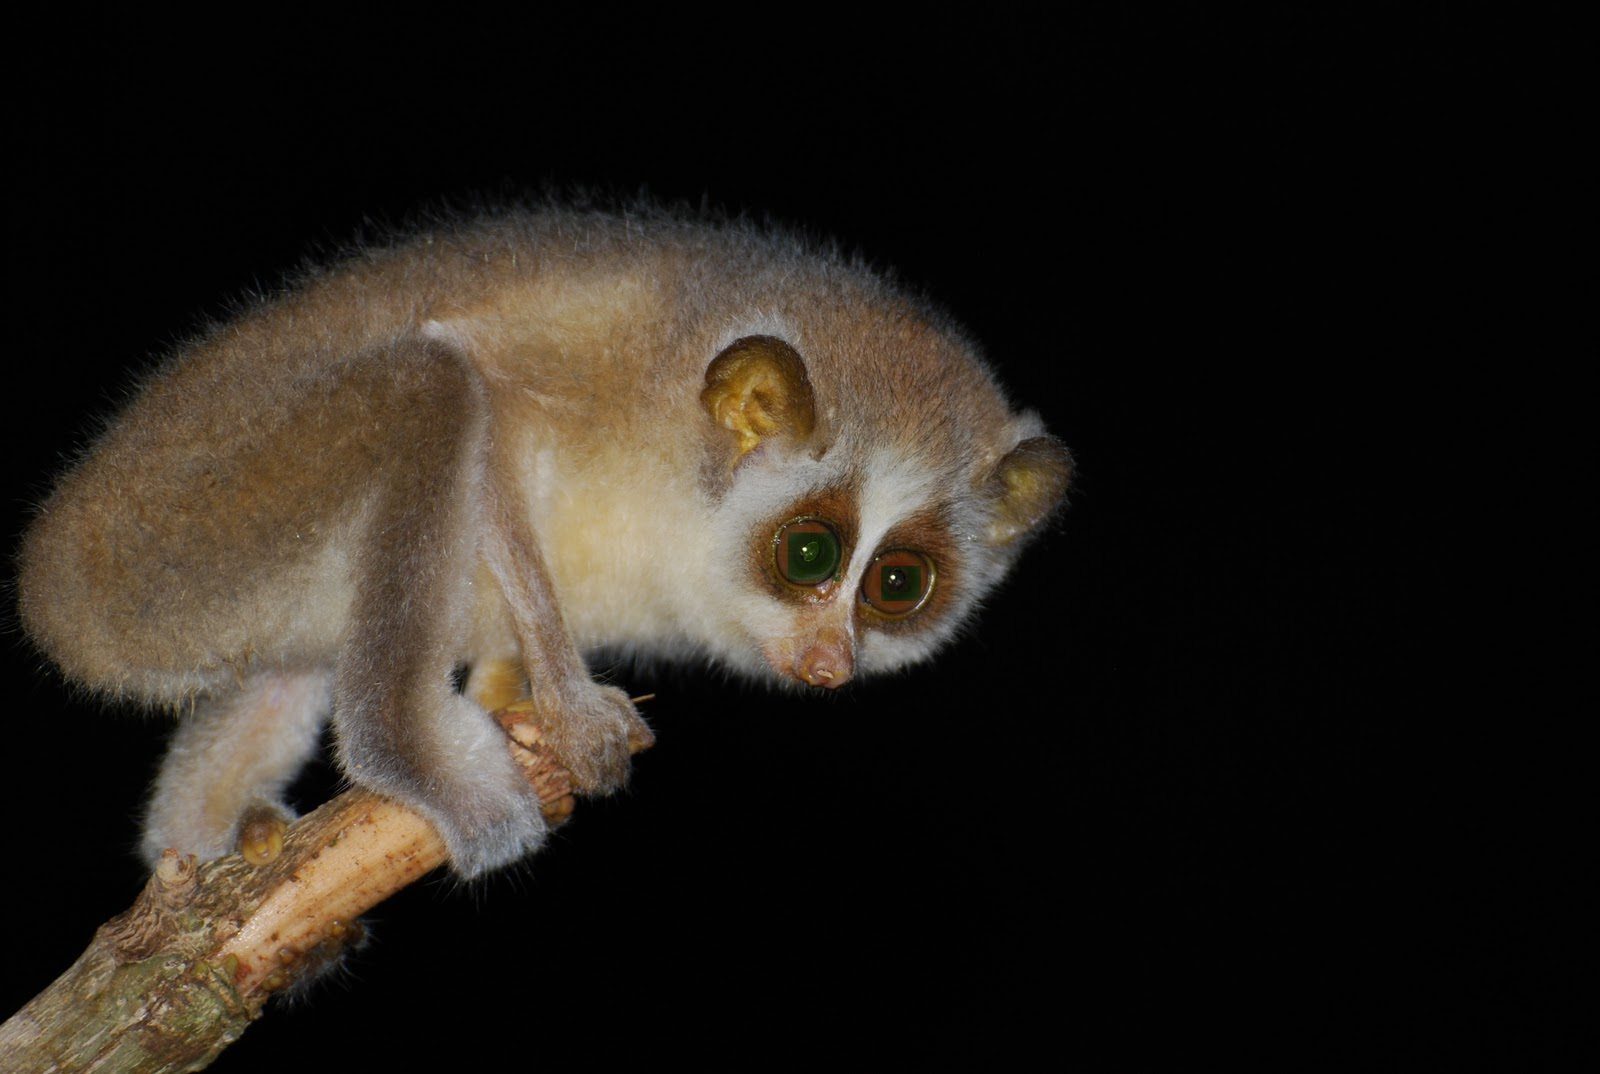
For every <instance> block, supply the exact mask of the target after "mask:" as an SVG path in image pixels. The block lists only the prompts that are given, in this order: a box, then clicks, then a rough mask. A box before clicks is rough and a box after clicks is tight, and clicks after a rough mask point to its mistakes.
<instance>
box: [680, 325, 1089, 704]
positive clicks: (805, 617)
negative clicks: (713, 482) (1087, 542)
mask: <svg viewBox="0 0 1600 1074" xmlns="http://www.w3.org/2000/svg"><path fill="white" fill-rule="evenodd" d="M772 355H778V356H780V359H781V360H780V359H773V358H771V357H770V356H772ZM730 361H737V362H739V363H742V364H744V365H746V366H748V365H750V364H752V363H754V364H757V365H759V366H760V367H761V368H759V369H758V370H757V371H756V372H749V371H748V370H747V371H746V372H744V373H742V374H740V377H739V378H738V379H742V380H754V381H756V382H758V383H759V384H760V392H761V395H762V396H763V397H764V399H765V400H766V402H765V403H762V402H756V403H755V404H754V405H756V406H760V407H762V413H770V412H773V411H777V410H780V409H785V408H786V409H787V411H788V412H790V413H791V417H790V418H789V419H788V421H787V423H784V422H777V421H768V422H766V425H767V427H768V428H767V433H766V435H764V436H759V437H758V439H757V440H756V442H755V443H754V444H753V445H752V446H751V447H750V448H749V450H748V451H745V452H744V453H742V454H741V455H740V457H739V458H738V460H737V461H736V462H735V463H734V467H733V473H732V477H731V481H730V482H729V484H728V486H727V488H726V490H725V491H724V492H723V494H722V497H721V500H720V502H719V504H718V506H717V509H716V510H717V515H718V516H719V517H718V519H717V521H716V524H715V525H714V526H713V527H712V532H714V533H717V534H723V535H728V540H729V545H728V546H727V547H725V548H722V549H719V550H718V552H719V555H718V556H716V557H714V558H715V559H716V560H718V561H721V562H740V563H742V564H743V567H742V570H741V571H740V577H739V579H738V580H737V584H738V586H739V587H740V588H741V589H742V590H743V591H745V592H746V593H747V594H748V599H740V600H737V601H734V602H732V604H731V607H730V608H729V609H727V611H728V612H729V613H731V615H732V617H733V618H735V619H736V624H734V625H735V631H734V633H733V636H735V637H740V638H743V639H747V641H746V644H745V645H744V646H742V647H740V646H733V647H720V646H716V647H717V648H720V649H721V650H722V651H721V654H720V655H722V657H723V658H724V659H725V660H727V661H728V662H730V663H732V664H734V665H735V666H737V667H740V668H742V669H743V670H746V671H748V672H751V673H753V674H757V675H763V674H764V675H769V676H770V675H772V674H776V675H777V676H778V677H779V678H780V679H782V680H785V681H789V682H794V683H803V684H806V685H811V686H822V687H828V688H834V687H838V686H842V685H843V684H845V683H846V682H849V681H850V680H851V679H852V678H854V677H855V676H857V675H859V674H870V673H875V672H882V671H891V670H894V669H897V668H901V667H905V666H907V665H909V664H912V663H916V662H918V661H920V660H925V659H927V658H929V657H930V656H931V655H932V654H933V653H934V652H935V650H936V649H937V648H938V647H939V646H940V645H941V644H942V643H943V642H945V641H946V640H947V639H949V637H950V636H951V635H952V634H953V633H955V631H956V630H957V629H958V628H959V627H960V626H961V624H962V623H963V622H964V621H965V620H966V619H967V618H968V616H969V615H970V614H971V613H972V612H973V610H974V609H975V608H976V606H977V604H978V602H979V600H980V599H981V598H982V596H983V595H984V594H985V593H987V592H988V591H989V590H990V589H992V588H993V587H994V586H995V585H996V584H997V583H998V582H999V580H1000V579H1001V577H1002V576H1003V575H1004V574H1005V572H1006V570H1007V569H1008V568H1009V566H1010V564H1011V562H1012V561H1013V560H1014V559H1015V557H1016V554H1017V552H1018V551H1019V550H1020V546H1021V545H1022V544H1023V543H1025V538H1026V537H1027V536H1028V534H1030V533H1031V532H1032V531H1034V530H1035V529H1036V528H1037V527H1038V526H1039V525H1040V523H1041V522H1042V521H1043V520H1044V518H1046V517H1047V516H1048V515H1049V514H1050V512H1051V511H1052V510H1053V509H1054V508H1055V507H1056V505H1057V504H1058V503H1059V502H1060V499H1061V497H1062V495H1063V493H1064V491H1065V489H1066V485H1067V481H1068V476H1069V473H1070V458H1069V456H1068V455H1067V452H1066V450H1065V449H1064V448H1062V447H1061V446H1060V445H1059V444H1058V443H1057V442H1056V441H1054V440H1053V439H1051V438H1049V437H1048V436H1044V435H1041V433H1040V429H1039V423H1038V421H1037V419H1036V418H1034V417H1033V416H1032V415H1012V414H1010V413H1009V412H1006V413H1005V415H1004V417H1003V418H1002V419H1001V420H999V421H997V422H995V421H993V410H992V408H991V407H990V406H989V404H990V403H991V402H998V396H996V397H995V399H994V400H989V399H982V400H979V401H978V402H979V403H980V404H982V405H977V406H975V405H971V403H972V400H968V401H967V404H968V405H965V406H962V405H956V406H949V405H946V400H945V399H944V398H942V397H938V396H932V395H930V396H928V397H926V398H925V399H924V400H923V405H922V406H921V408H920V409H921V410H922V411H923V412H922V413H921V414H920V415H915V417H916V419H917V420H914V421H912V422H911V423H910V424H909V426H907V425H906V424H905V423H904V422H903V421H902V422H901V423H900V428H902V429H904V430H905V431H906V433H907V435H900V436H896V435H889V436H885V435H883V433H884V431H885V425H884V424H883V422H882V421H881V415H873V417H876V418H879V419H880V420H877V421H873V422H871V423H867V424H861V425H858V424H855V423H843V424H840V423H837V422H832V421H829V420H827V419H826V414H827V410H826V409H825V408H826V407H827V403H826V402H819V401H818V400H817V399H816V398H815V395H819V394H821V393H823V392H825V391H827V388H828V386H827V384H826V380H825V381H824V384H823V386H821V387H820V388H815V389H814V388H813V385H812V383H811V380H812V378H811V377H810V376H809V375H804V374H803V370H804V369H806V368H807V367H806V366H805V365H803V364H797V362H798V363H804V361H805V359H804V357H803V356H802V355H801V354H800V353H799V351H798V350H797V349H796V348H793V347H791V346H789V345H788V343H787V342H785V341H782V340H777V339H774V338H771V337H750V338H746V339H742V340H739V341H737V342H736V343H734V344H732V345H731V346H729V347H728V348H727V349H726V350H724V351H723V352H722V354H721V355H720V356H719V357H718V359H717V360H716V362H713V363H712V367H711V370H710V371H708V377H707V379H708V384H709V385H710V386H709V387H708V388H707V392H706V396H707V398H708V400H709V401H708V403H707V405H708V408H709V409H710V410H711V412H712V414H713V416H716V415H717V414H718V413H719V411H718V407H717V405H716V404H717V400H718V399H719V398H720V397H722V396H723V395H724V394H725V393H726V392H728V391H729V390H730V389H729V388H728V387H727V386H726V385H727V384H728V383H729V381H730V379H733V378H728V377H724V376H719V373H721V372H722V371H720V370H719V369H718V363H726V362H730ZM816 364H817V363H812V365H813V366H815V365H816ZM796 370H801V371H802V373H801V375H796V372H795V371H796ZM823 376H824V377H826V374H823ZM962 387H963V388H966V389H967V390H969V391H970V390H971V388H972V385H971V384H970V383H967V384H963V385H962ZM990 391H991V392H992V389H990ZM807 397H810V400H809V403H808V402H807ZM797 398H798V402H797ZM824 398H825V397H824ZM774 400H781V401H777V402H775V401H774ZM852 405H853V406H854V407H855V408H856V409H857V410H860V409H862V405H861V403H860V402H859V401H854V402H853V404H852ZM808 408H809V409H810V410H811V412H812V415H813V420H812V421H811V422H809V423H808V421H807V420H806V418H805V413H806V411H807V409H808ZM901 409H902V410H903V409H905V407H904V404H903V403H902V404H901ZM727 412H728V408H726V407H724V409H723V411H722V413H727ZM796 412H797V413H798V414H799V417H794V416H792V415H793V414H794V413H796ZM734 413H735V415H736V417H735V418H734V420H733V424H732V425H726V423H724V424H725V425H726V427H728V428H730V429H733V430H734V431H735V432H738V431H739V428H740V426H741V424H742V423H743V422H744V419H743V417H742V413H741V412H737V411H735V412H734ZM818 413H821V414H823V415H825V417H824V419H823V420H821V421H816V420H815V415H816V414H818ZM977 417H983V418H988V419H990V421H991V424H990V425H988V426H987V427H975V426H974V425H973V424H969V422H973V421H975V420H976V418H977ZM962 419H965V420H962ZM808 425H809V426H812V427H811V428H810V432H809V434H807V433H799V434H794V435H786V434H785V429H786V428H793V429H806V428H807V427H808ZM867 430H870V434H869V435H865V436H864V435H863V433H864V432H865V431H867ZM891 431H893V430H892V429H891ZM727 637H728V635H726V634H725V635H724V638H727ZM730 648H731V651H730Z"/></svg>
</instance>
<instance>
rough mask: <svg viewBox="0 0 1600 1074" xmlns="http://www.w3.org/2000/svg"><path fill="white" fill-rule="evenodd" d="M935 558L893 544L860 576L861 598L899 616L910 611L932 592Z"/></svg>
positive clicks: (916, 607)
mask: <svg viewBox="0 0 1600 1074" xmlns="http://www.w3.org/2000/svg"><path fill="white" fill-rule="evenodd" d="M933 578H934V570H933V560H931V559H929V558H928V557H927V556H925V555H923V554H922V553H921V552H913V551H911V549H909V548H894V549H890V550H889V551H887V552H884V553H883V554H882V555H880V556H878V558H877V559H875V560H873V561H872V565H871V566H869V567H868V568H867V576H866V577H865V578H863V579H861V599H862V600H864V601H866V602H867V603H868V604H870V605H871V606H872V609H873V611H875V612H877V613H878V614H880V615H887V616H889V617H891V618H895V619H898V618H899V617H901V616H904V615H910V614H911V613H912V612H914V611H916V610H917V609H918V608H920V607H922V605H923V602H925V601H926V600H927V599H928V594H929V593H932V592H933Z"/></svg>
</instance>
